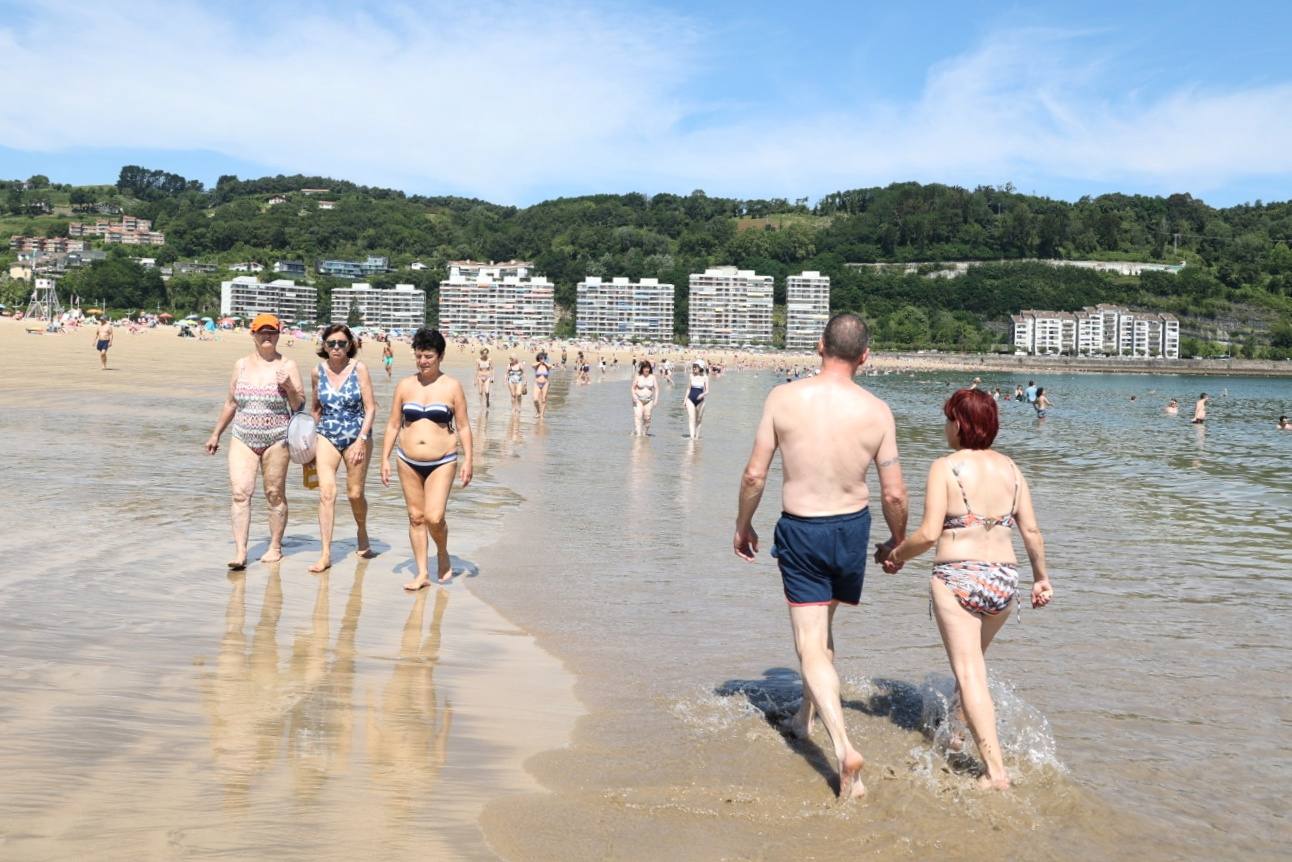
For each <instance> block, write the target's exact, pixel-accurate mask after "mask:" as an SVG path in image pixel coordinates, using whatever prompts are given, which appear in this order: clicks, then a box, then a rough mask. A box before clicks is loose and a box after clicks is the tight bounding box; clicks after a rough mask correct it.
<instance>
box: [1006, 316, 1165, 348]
mask: <svg viewBox="0 0 1292 862" xmlns="http://www.w3.org/2000/svg"><path fill="white" fill-rule="evenodd" d="M1010 320H1011V322H1012V324H1013V341H1014V346H1015V347H1016V348H1017V349H1019V350H1023V351H1026V352H1027V353H1032V354H1037V355H1057V354H1060V353H1062V354H1068V355H1079V356H1097V355H1103V356H1126V357H1134V358H1140V359H1149V358H1159V357H1161V358H1166V359H1179V358H1180V321H1179V320H1178V319H1177V318H1176V317H1175V315H1173V314H1158V313H1156V312H1148V311H1135V310H1132V309H1129V308H1122V307H1120V306H1115V305H1107V304H1101V305H1097V306H1093V307H1086V308H1083V309H1082V310H1081V311H1078V312H1076V313H1075V314H1073V313H1071V312H1065V311H1035V310H1030V309H1029V310H1025V311H1023V312H1021V313H1019V314H1016V315H1014V316H1013V317H1011V318H1010Z"/></svg>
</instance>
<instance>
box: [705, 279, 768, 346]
mask: <svg viewBox="0 0 1292 862" xmlns="http://www.w3.org/2000/svg"><path fill="white" fill-rule="evenodd" d="M690 282H691V284H690V288H691V293H690V325H689V327H688V330H687V331H688V332H689V334H690V339H691V343H692V344H712V345H728V346H739V345H742V344H752V345H769V344H771V343H772V277H771V276H770V275H757V274H756V273H754V271H753V270H749V269H736V268H735V267H734V266H719V267H713V268H711V269H706V270H705V271H704V272H703V273H692V274H691V278H690Z"/></svg>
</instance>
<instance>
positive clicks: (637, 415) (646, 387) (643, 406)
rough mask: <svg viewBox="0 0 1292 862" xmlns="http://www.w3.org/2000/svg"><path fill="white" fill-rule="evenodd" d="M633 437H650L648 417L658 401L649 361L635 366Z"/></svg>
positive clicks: (657, 390) (653, 375)
mask: <svg viewBox="0 0 1292 862" xmlns="http://www.w3.org/2000/svg"><path fill="white" fill-rule="evenodd" d="M632 390H633V391H632V402H633V436H635V437H647V436H649V435H650V415H651V412H652V411H653V410H654V409H655V404H656V403H657V402H658V401H659V381H657V380H656V379H655V370H654V367H653V366H652V365H651V364H650V360H648V359H643V360H642V361H641V363H640V364H639V365H638V366H637V376H636V377H634V378H633V383H632Z"/></svg>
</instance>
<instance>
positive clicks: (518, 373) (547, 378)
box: [475, 347, 582, 419]
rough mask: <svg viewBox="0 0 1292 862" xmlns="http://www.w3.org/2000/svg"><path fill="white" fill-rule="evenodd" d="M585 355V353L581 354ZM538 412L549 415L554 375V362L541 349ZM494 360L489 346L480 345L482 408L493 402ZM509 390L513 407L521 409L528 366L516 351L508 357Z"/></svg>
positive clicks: (536, 385) (536, 381) (536, 371)
mask: <svg viewBox="0 0 1292 862" xmlns="http://www.w3.org/2000/svg"><path fill="white" fill-rule="evenodd" d="M580 355H582V354H580ZM532 367H533V374H534V415H535V416H537V417H538V418H540V419H542V418H543V417H545V416H546V415H547V395H548V384H549V383H550V382H551V378H552V364H551V362H550V361H549V360H548V358H547V353H546V352H544V351H540V352H539V353H538V355H536V356H535V357H534V364H533V366H532ZM493 373H494V369H493V360H491V359H490V358H489V348H488V347H482V348H480V358H479V359H477V360H476V374H475V387H476V395H477V396H479V400H480V406H481V408H483V409H485V410H488V409H489V408H490V406H492V403H493ZM505 377H506V380H507V391H508V392H509V393H511V409H512V410H518V409H520V405H521V402H522V401H523V400H524V397H525V395H526V393H528V392H529V384H528V383H527V382H526V381H525V366H524V365H522V364H521V361H520V359H519V358H518V357H517V356H516V354H514V353H513V354H511V355H510V356H508V357H507V371H506V375H505Z"/></svg>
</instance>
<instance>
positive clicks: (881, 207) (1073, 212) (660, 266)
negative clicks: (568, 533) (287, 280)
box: [0, 166, 1292, 355]
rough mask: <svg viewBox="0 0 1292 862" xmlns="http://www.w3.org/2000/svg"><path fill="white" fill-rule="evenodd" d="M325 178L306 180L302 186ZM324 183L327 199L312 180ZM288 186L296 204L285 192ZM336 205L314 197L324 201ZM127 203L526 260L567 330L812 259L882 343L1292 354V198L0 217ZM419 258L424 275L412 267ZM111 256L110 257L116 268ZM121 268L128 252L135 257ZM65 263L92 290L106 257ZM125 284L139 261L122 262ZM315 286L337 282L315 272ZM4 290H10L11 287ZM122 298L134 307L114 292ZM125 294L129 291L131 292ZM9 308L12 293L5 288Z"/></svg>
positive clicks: (416, 248)
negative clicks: (1133, 266)
mask: <svg viewBox="0 0 1292 862" xmlns="http://www.w3.org/2000/svg"><path fill="white" fill-rule="evenodd" d="M307 189H308V190H313V191H311V192H309V193H307V192H306V191H305V190H307ZM324 189H325V190H326V191H325V192H319V191H317V190H324ZM278 198H283V199H285V202H280V203H273V202H271V201H272V200H275V199H278ZM320 200H326V201H330V202H333V203H334V207H333V208H332V209H320V208H319V201H320ZM96 207H97V208H99V209H103V210H107V211H113V210H123V211H126V212H129V213H130V214H132V215H138V216H142V217H145V218H150V219H152V220H153V222H154V227H155V228H156V229H157V230H160V231H164V232H165V233H166V245H165V246H164V247H163V248H161V249H151V250H143V249H138V248H131V249H130V250H129V251H126V250H123V249H121V248H120V247H114V248H113V249H112V252H113V255H114V256H115V257H121V256H127V257H128V256H131V255H137V256H138V255H148V256H154V257H156V258H157V259H158V263H159V264H161V265H165V264H167V263H171V262H174V261H176V260H203V261H214V262H221V263H225V264H228V263H231V262H234V261H246V260H255V261H259V262H261V263H263V264H266V265H270V264H272V263H273V261H274V260H277V259H284V258H285V259H293V260H304V261H305V262H306V263H307V264H309V265H310V266H311V267H312V266H313V265H314V264H315V263H316V262H317V261H318V260H319V259H321V258H355V257H364V256H367V255H370V254H374V255H385V256H387V257H389V258H390V260H391V264H392V266H393V267H395V268H396V269H397V271H396V272H394V273H389V274H387V275H386V276H376V277H374V278H373V279H372V281H373V282H374V283H377V284H379V285H381V284H385V283H394V282H396V281H404V282H414V283H417V284H418V285H419V286H421V287H423V288H425V289H426V290H427V291H428V295H430V296H431V297H432V299H431V300H430V305H431V306H432V308H434V305H435V303H434V299H433V297H434V292H435V289H436V286H437V284H438V281H439V279H440V278H442V277H443V275H444V272H445V268H444V267H445V263H446V262H447V261H449V260H453V259H459V258H474V259H483V260H505V259H512V258H521V259H532V260H534V262H535V268H536V269H537V271H539V272H541V273H543V274H545V275H547V276H548V277H549V278H550V279H552V281H553V282H555V283H556V285H557V300H558V303H559V304H560V305H561V306H562V309H563V312H562V316H563V321H562V326H563V328H564V329H565V330H566V331H569V330H570V329H571V328H572V313H573V304H574V297H575V285H576V284H577V283H578V282H579V281H580V280H581V279H582V278H583V277H584V276H585V275H600V276H604V277H611V276H629V277H632V278H639V277H643V276H653V277H656V278H659V279H660V280H662V281H666V282H671V283H673V284H675V285H677V286H678V288H679V290H678V293H677V331H678V332H679V334H684V333H685V328H686V319H687V302H686V299H687V296H686V285H687V276H688V275H689V274H690V273H692V272H696V271H700V270H702V269H703V268H704V267H706V266H714V265H726V264H731V265H736V266H739V267H741V268H744V269H754V270H757V271H758V272H760V273H763V274H769V275H772V276H775V278H776V285H777V295H776V301H777V302H778V303H780V302H783V291H784V277H785V276H786V275H790V274H795V273H797V272H799V271H801V270H804V269H815V270H820V271H822V272H824V273H826V274H828V275H830V276H831V279H832V291H831V304H832V306H833V307H834V308H835V309H853V310H858V311H861V312H862V313H863V314H865V316H866V317H867V318H868V319H870V320H871V321H872V322H873V323H874V324H875V327H876V336H877V339H878V341H879V342H880V343H881V344H888V345H894V346H897V345H901V346H912V347H915V346H942V347H958V348H962V349H984V348H987V347H989V346H990V345H991V344H993V343H1000V342H1001V341H1003V340H1004V339H1003V332H1004V325H1005V324H1006V322H1007V319H1008V315H1009V314H1011V313H1014V312H1017V311H1018V310H1020V309H1021V308H1027V307H1036V308H1052V309H1056V310H1073V309H1076V308H1080V307H1081V306H1083V305H1088V304H1092V303H1096V302H1124V303H1131V304H1134V305H1137V306H1143V307H1148V308H1154V309H1160V310H1164V311H1172V312H1175V313H1177V314H1180V315H1181V316H1182V317H1184V318H1185V319H1186V320H1185V331H1186V332H1187V333H1191V334H1192V335H1194V336H1195V337H1197V338H1199V339H1200V340H1201V341H1204V342H1205V341H1206V340H1208V339H1210V338H1212V337H1216V336H1219V337H1229V336H1232V337H1233V338H1234V339H1235V340H1237V341H1239V342H1240V343H1241V344H1244V345H1247V347H1248V350H1249V352H1251V353H1262V352H1263V353H1265V354H1268V355H1284V354H1286V353H1287V351H1289V350H1292V249H1289V237H1292V203H1288V202H1282V203H1269V204H1266V203H1261V202H1259V201H1257V202H1255V203H1252V204H1244V205H1240V206H1235V207H1229V208H1223V209H1218V208H1214V207H1211V206H1208V205H1207V204H1206V203H1204V202H1203V201H1201V200H1198V199H1196V198H1194V197H1192V196H1190V195H1187V194H1178V195H1172V196H1170V197H1165V198H1163V197H1148V196H1142V195H1123V194H1108V195H1102V196H1100V197H1096V198H1082V199H1080V200H1078V201H1075V202H1065V201H1058V200H1052V199H1049V198H1043V197H1036V196H1032V195H1024V194H1020V193H1018V192H1017V191H1016V190H1015V189H1014V188H1013V187H1011V186H1009V185H1006V186H1004V187H1001V188H995V187H987V186H982V187H978V188H976V189H972V190H970V189H964V188H959V187H954V186H945V185H937V184H929V185H921V184H919V183H897V184H893V185H890V186H887V187H885V188H867V189H854V190H850V191H840V192H836V193H833V194H829V195H826V196H825V197H823V198H822V199H821V200H820V201H818V202H817V203H816V204H815V206H809V204H808V201H807V199H805V198H804V199H799V200H796V201H788V200H784V199H772V200H737V199H732V198H719V197H710V196H708V195H706V194H705V193H704V192H702V191H698V190H697V191H694V192H692V193H691V194H689V195H675V194H656V195H651V196H647V195H643V194H637V193H630V194H621V195H609V194H606V195H590V196H584V197H576V198H560V199H556V200H549V201H544V202H542V203H539V204H535V205H533V206H529V207H524V208H517V207H510V206H499V205H496V204H491V203H489V202H487V201H482V200H475V199H468V198H456V197H427V196H420V195H406V194H404V193H403V192H400V191H396V190H391V189H380V188H370V187H365V186H360V185H356V184H354V183H350V182H345V181H340V180H335V179H331V178H327V177H304V176H290V177H288V176H277V177H263V178H260V179H250V180H240V179H238V178H237V177H232V176H225V177H221V178H220V180H219V181H218V182H217V183H216V185H215V187H214V188H211V189H205V188H203V187H202V184H201V183H198V182H195V181H190V180H186V179H185V178H183V177H180V176H177V175H174V174H167V173H165V172H161V171H149V170H147V169H145V168H141V167H138V166H127V167H125V168H123V169H122V171H121V176H120V178H119V180H118V183H117V185H116V186H115V187H103V186H93V187H70V186H59V185H56V184H51V183H49V181H48V180H47V179H46V178H44V177H33V178H31V180H28V181H26V182H20V181H13V182H8V183H3V184H0V211H7V214H6V215H3V216H0V228H7V229H8V230H9V231H10V233H40V234H55V235H56V234H58V233H60V232H65V231H66V223H67V221H69V220H73V219H75V218H79V217H80V216H78V215H77V213H76V211H77V210H78V209H79V210H82V211H95V208H96ZM1034 258H1041V259H1045V258H1068V259H1104V260H1142V261H1165V262H1172V263H1175V262H1179V261H1186V262H1187V263H1188V266H1186V268H1185V269H1184V271H1183V272H1182V273H1180V274H1179V275H1170V274H1163V273H1146V274H1144V275H1143V276H1140V277H1134V278H1122V277H1115V276H1111V275H1106V274H1101V273H1096V272H1091V271H1088V270H1080V269H1072V268H1063V267H1059V268H1056V267H1051V266H1048V265H1045V264H1041V263H1035V262H1028V260H1029V259H1034ZM949 260H976V261H990V262H991V263H990V265H984V266H979V267H974V268H972V269H971V270H970V272H969V274H968V275H965V276H963V277H961V278H956V279H943V278H929V277H926V276H925V275H924V274H921V273H914V274H905V273H902V272H900V271H896V272H895V271H882V270H875V269H858V268H850V267H848V266H846V264H848V263H875V262H909V261H920V262H936V261H949ZM414 261H420V262H422V263H424V264H426V265H427V267H428V268H427V269H425V270H421V271H409V270H407V269H406V267H407V266H408V265H409V264H411V263H412V262H414ZM108 263H111V261H109V262H108ZM126 263H127V264H128V262H126ZM96 269H103V270H105V272H104V275H107V274H109V273H108V272H107V270H108V269H111V267H108V266H107V265H106V264H101V265H99V266H97V267H93V268H91V269H90V270H84V271H76V272H74V273H72V274H70V275H69V276H68V279H69V280H70V281H71V282H72V283H73V284H74V285H75V284H76V283H77V282H78V281H79V286H80V287H82V288H85V289H83V290H81V291H80V292H81V293H82V295H86V296H92V295H100V294H101V293H102V292H103V291H102V290H101V291H100V293H95V291H94V289H93V288H94V287H95V286H96V285H95V281H96V279H98V278H99V277H98V276H96V275H95V273H94V270H96ZM115 269H116V272H115V274H114V277H113V281H112V284H113V286H114V288H113V289H114V291H115V290H116V289H117V288H118V287H119V286H120V283H121V281H122V280H123V278H124V275H123V273H125V272H128V270H125V269H123V268H122V265H117V266H116V268H115ZM315 281H316V283H318V285H319V287H320V289H321V293H322V294H324V296H326V294H327V292H328V291H330V289H332V288H333V287H335V286H336V285H337V284H338V283H339V282H335V281H334V280H331V279H326V278H323V279H316V280H315ZM148 282H149V284H148V286H147V287H146V289H138V290H129V291H127V295H126V296H118V295H117V294H116V293H113V294H112V296H113V297H114V298H110V299H109V301H110V302H112V303H113V304H114V305H117V304H120V305H121V306H128V305H136V306H140V307H145V306H146V307H151V306H152V305H154V304H157V303H160V304H162V305H166V306H171V307H175V308H176V309H177V310H185V311H187V310H192V309H195V308H207V309H210V308H212V307H213V304H214V303H216V302H218V282H219V277H217V276H179V275H177V276H175V277H174V278H171V279H170V280H169V281H168V282H166V283H165V284H164V285H161V284H160V282H159V280H155V279H148ZM7 295H9V296H12V291H10V292H9V293H8V294H7ZM119 300H122V301H120V302H119ZM124 300H129V301H124ZM6 301H8V300H6Z"/></svg>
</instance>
